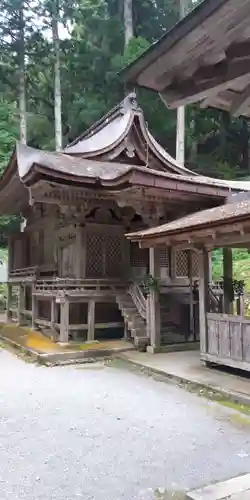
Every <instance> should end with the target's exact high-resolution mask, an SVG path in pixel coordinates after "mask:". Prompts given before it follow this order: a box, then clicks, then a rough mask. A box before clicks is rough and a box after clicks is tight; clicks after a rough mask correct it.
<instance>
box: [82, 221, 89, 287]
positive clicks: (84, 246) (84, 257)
mask: <svg viewBox="0 0 250 500" xmlns="http://www.w3.org/2000/svg"><path fill="white" fill-rule="evenodd" d="M87 238H88V232H87V229H86V227H84V228H83V229H82V232H81V245H82V246H81V276H80V277H81V278H86V274H87V258H88V255H87Z"/></svg>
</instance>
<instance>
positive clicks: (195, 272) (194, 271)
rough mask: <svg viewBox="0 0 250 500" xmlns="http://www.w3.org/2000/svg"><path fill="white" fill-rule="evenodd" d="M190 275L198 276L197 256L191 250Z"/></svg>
mask: <svg viewBox="0 0 250 500" xmlns="http://www.w3.org/2000/svg"><path fill="white" fill-rule="evenodd" d="M192 276H193V277H194V278H198V276H199V256H198V254H197V253H196V252H192Z"/></svg>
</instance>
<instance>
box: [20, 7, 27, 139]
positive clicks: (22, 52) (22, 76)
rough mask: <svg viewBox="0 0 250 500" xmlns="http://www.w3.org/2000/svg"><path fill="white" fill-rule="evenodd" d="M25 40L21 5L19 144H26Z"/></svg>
mask: <svg viewBox="0 0 250 500" xmlns="http://www.w3.org/2000/svg"><path fill="white" fill-rule="evenodd" d="M25 90H26V89H25V39H24V16H23V3H21V4H20V10H19V126H20V142H21V143H22V144H26V142H27V123H26V92H25Z"/></svg>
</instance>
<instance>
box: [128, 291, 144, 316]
mask: <svg viewBox="0 0 250 500" xmlns="http://www.w3.org/2000/svg"><path fill="white" fill-rule="evenodd" d="M128 293H129V295H130V297H131V298H132V300H133V302H134V305H135V307H136V309H137V311H138V313H139V314H140V316H141V317H142V318H143V319H145V320H146V318H147V302H146V299H145V297H144V295H143V293H142V291H141V289H140V286H139V285H138V284H137V283H135V282H133V283H131V284H130V286H129V288H128Z"/></svg>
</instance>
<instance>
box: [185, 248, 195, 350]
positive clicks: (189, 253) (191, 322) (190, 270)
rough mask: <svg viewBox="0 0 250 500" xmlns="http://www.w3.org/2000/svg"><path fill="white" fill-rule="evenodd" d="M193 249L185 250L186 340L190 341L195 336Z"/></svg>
mask: <svg viewBox="0 0 250 500" xmlns="http://www.w3.org/2000/svg"><path fill="white" fill-rule="evenodd" d="M192 258H193V251H192V250H187V263H188V280H189V288H190V290H189V332H188V340H190V341H192V340H194V337H195V331H194V298H193V262H192Z"/></svg>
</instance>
